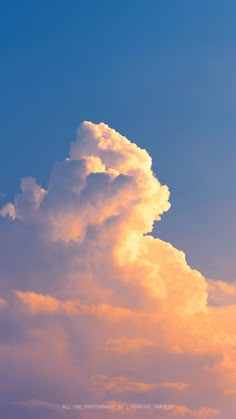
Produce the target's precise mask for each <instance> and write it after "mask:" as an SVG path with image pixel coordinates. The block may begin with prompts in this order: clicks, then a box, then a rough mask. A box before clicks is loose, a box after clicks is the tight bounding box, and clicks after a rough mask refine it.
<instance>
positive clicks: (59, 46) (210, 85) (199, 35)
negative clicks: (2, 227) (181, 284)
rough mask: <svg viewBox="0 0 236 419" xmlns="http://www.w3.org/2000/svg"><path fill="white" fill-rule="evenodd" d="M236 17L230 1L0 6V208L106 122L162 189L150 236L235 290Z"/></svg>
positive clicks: (72, 0) (44, 182)
mask: <svg viewBox="0 0 236 419" xmlns="http://www.w3.org/2000/svg"><path fill="white" fill-rule="evenodd" d="M235 9H236V6H235V4H234V2H233V1H230V0H229V1H227V2H225V3H224V4H223V3H222V2H221V1H215V0H214V1H211V0H207V1H201V0H200V1H198V2H197V3H196V2H194V4H193V2H189V1H187V0H186V1H185V0H181V1H178V3H177V2H176V1H174V0H168V1H150V0H147V1H146V2H145V3H144V1H143V0H141V1H140V0H138V1H133V0H128V1H127V2H125V3H124V2H122V1H104V0H101V1H100V2H96V1H90V0H89V1H77V0H76V1H75V0H70V1H68V2H65V1H64V0H63V1H61V0H59V1H57V2H52V1H44V0H42V1H40V2H34V3H32V2H30V1H27V0H24V1H21V2H18V1H10V2H2V3H1V17H0V20H1V22H0V23H1V25H0V26H1V38H0V39H1V41H0V42H1V79H0V83H1V86H0V87H1V98H0V107H1V115H2V118H1V119H2V123H1V127H0V138H1V165H0V182H1V183H0V192H1V193H2V194H6V198H5V199H4V196H2V197H1V200H2V204H3V203H5V202H6V201H7V200H9V199H12V197H13V196H14V195H15V193H16V192H17V191H19V188H20V178H21V177H23V176H29V175H30V176H34V177H35V178H36V179H37V180H38V182H39V183H41V184H42V185H44V186H46V185H47V181H48V176H49V173H50V168H51V166H52V164H53V162H54V161H56V160H60V159H61V158H63V157H64V155H65V153H66V152H67V150H68V144H69V143H70V141H72V140H73V139H74V138H75V131H76V129H77V127H78V126H79V124H80V123H81V122H82V121H84V120H91V121H93V122H96V123H98V122H101V121H103V122H105V123H107V124H109V125H110V126H112V127H114V128H115V129H116V130H118V131H119V132H121V133H122V134H124V135H126V136H127V137H128V138H130V139H131V140H132V139H133V140H135V142H136V143H137V144H138V145H140V146H141V147H145V148H146V149H147V150H148V151H149V152H150V154H151V156H152V157H153V166H154V170H155V171H156V172H158V176H159V178H160V179H161V180H162V181H163V182H164V183H167V184H168V185H169V187H170V190H171V203H172V210H171V212H170V213H169V214H168V215H167V216H166V217H165V218H164V220H163V223H162V224H160V226H158V227H157V229H156V234H157V235H160V236H161V237H162V238H163V239H167V240H170V241H171V242H173V243H174V244H175V245H176V246H177V247H178V248H180V249H184V250H185V251H186V252H187V254H188V260H189V263H191V265H193V266H194V267H197V268H201V270H202V271H203V272H204V274H205V275H207V276H208V277H210V278H222V277H223V278H224V279H226V280H227V281H230V282H233V281H234V278H235V273H236V272H235V266H234V254H235V251H236V245H235V240H234V230H233V228H232V226H233V223H234V213H235V202H236V199H235V192H234V190H235V187H234V167H235V149H236V145H235V140H234V137H235V129H236V122H235V117H234V108H235V67H236V62H235V48H234V46H235V38H236V29H235V24H234V16H235ZM226 214H227V216H225V215H226ZM219 237H220V241H219V239H218V238H219ZM193 238H194V239H193Z"/></svg>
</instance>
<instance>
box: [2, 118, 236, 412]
mask: <svg viewBox="0 0 236 419" xmlns="http://www.w3.org/2000/svg"><path fill="white" fill-rule="evenodd" d="M21 189H22V191H21V193H20V194H18V195H17V196H16V197H15V199H14V202H13V203H8V204H7V205H6V206H5V207H4V208H2V210H1V217H0V228H1V236H0V267H1V270H0V296H1V298H0V326H1V327H0V368H1V371H2V376H4V377H5V378H4V380H2V381H1V382H0V403H1V406H2V411H3V412H4V415H5V416H6V417H7V415H8V416H9V415H10V416H11V418H12V419H15V418H19V419H21V418H28V417H34V418H41V417H43V418H44V419H53V418H54V417H59V418H60V417H62V418H64V417H69V418H70V417H72V418H73V417H77V418H78V417H81V418H94V417H95V416H96V417H98V418H101V419H102V417H106V418H107V417H110V416H111V415H112V416H114V415H115V416H118V417H122V418H126V417H127V418H129V417H133V418H135V417H140V416H142V415H143V416H144V415H145V416H149V417H153V418H154V417H163V418H164V417H186V418H211V417H215V416H217V417H222V418H227V419H234V418H235V415H236V403H235V394H236V357H235V353H236V352H235V345H236V326H235V325H236V304H235V296H236V291H235V287H234V286H233V285H229V284H226V283H225V282H223V281H207V280H206V279H205V278H204V277H203V276H202V275H201V274H200V273H199V272H198V271H196V270H193V269H191V267H190V266H188V264H187V262H186V259H185V255H184V253H183V252H181V251H179V250H177V249H175V248H174V247H173V246H172V245H171V244H169V243H166V242H164V241H162V240H160V239H157V238H154V237H153V236H152V235H151V234H150V233H151V232H152V228H153V224H154V222H155V221H159V220H160V219H161V215H162V214H163V213H164V212H165V211H167V210H168V209H169V208H170V204H169V191H168V188H167V186H163V185H161V184H160V182H159V181H158V179H157V178H156V176H155V175H154V174H153V172H152V161H151V158H150V156H149V155H148V153H147V152H146V151H145V150H142V149H140V148H139V147H137V145H135V144H134V143H132V142H130V141H129V140H128V139H126V138H125V137H123V136H122V135H120V134H118V133H117V132H116V131H114V130H112V129H111V128H109V127H108V126H107V125H105V124H103V123H101V124H98V125H95V124H92V123H91V122H84V123H83V124H82V125H81V127H80V128H79V130H78V138H77V140H76V141H75V142H74V143H72V144H71V147H70V152H69V157H67V158H66V159H65V160H64V161H62V162H59V163H56V164H55V165H54V167H53V169H52V172H51V176H50V180H49V186H48V189H47V190H45V189H43V188H42V187H41V186H40V185H38V184H37V183H36V181H35V180H34V179H33V178H25V179H23V180H22V182H21ZM138 404H139V406H138ZM91 406H92V407H91ZM99 406H100V407H99ZM145 406H146V407H145ZM147 406H148V407H147ZM30 415H31V416H30Z"/></svg>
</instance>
